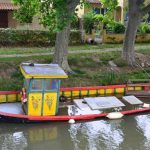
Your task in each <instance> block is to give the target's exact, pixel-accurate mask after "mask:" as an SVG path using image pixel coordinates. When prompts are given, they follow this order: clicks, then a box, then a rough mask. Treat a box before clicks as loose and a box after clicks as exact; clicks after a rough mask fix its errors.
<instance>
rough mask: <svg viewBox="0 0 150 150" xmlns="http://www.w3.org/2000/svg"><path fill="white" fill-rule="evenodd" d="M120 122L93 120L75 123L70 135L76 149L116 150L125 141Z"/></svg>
mask: <svg viewBox="0 0 150 150" xmlns="http://www.w3.org/2000/svg"><path fill="white" fill-rule="evenodd" d="M119 124H120V122H116V121H111V122H110V123H109V122H108V121H102V120H101V121H93V122H88V123H78V124H73V125H71V127H70V130H69V131H70V136H71V139H72V141H73V143H74V149H75V150H82V149H85V150H100V149H102V150H104V149H105V150H116V149H119V146H120V144H121V143H122V142H123V132H122V131H121V130H120V129H119Z"/></svg>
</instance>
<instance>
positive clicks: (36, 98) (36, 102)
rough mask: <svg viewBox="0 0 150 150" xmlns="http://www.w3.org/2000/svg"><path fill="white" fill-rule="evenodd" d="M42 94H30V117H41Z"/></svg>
mask: <svg viewBox="0 0 150 150" xmlns="http://www.w3.org/2000/svg"><path fill="white" fill-rule="evenodd" d="M41 112H42V93H30V94H29V97H28V115H32V116H41Z"/></svg>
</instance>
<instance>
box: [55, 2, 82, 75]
mask: <svg viewBox="0 0 150 150" xmlns="http://www.w3.org/2000/svg"><path fill="white" fill-rule="evenodd" d="M79 3H80V0H67V9H68V13H69V14H70V15H72V14H73V13H74V11H75V8H76V6H77V5H78V4H79ZM60 19H61V18H60ZM69 36H70V21H68V25H67V26H66V27H65V28H64V29H63V30H62V31H61V32H58V33H57V35H56V42H55V53H54V57H53V63H56V64H59V66H60V67H62V68H63V69H64V70H65V71H66V72H68V73H72V72H73V71H72V70H71V68H70V67H69V64H68V44H69Z"/></svg>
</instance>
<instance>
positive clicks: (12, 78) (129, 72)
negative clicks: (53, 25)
mask: <svg viewBox="0 0 150 150" xmlns="http://www.w3.org/2000/svg"><path fill="white" fill-rule="evenodd" d="M10 50H11V49H10ZM142 52H143V51H142ZM142 52H141V53H140V55H142V59H144V60H146V59H147V61H149V62H150V59H149V55H150V50H145V51H144V54H142ZM120 57H121V52H117V51H116V52H99V53H92V54H91V53H90V54H89V53H85V54H69V64H70V66H71V68H72V70H73V71H74V72H75V73H74V74H72V75H69V78H68V79H64V80H62V87H74V86H94V85H96V86H97V85H108V84H123V83H126V82H127V80H129V79H139V78H140V79H147V78H148V75H147V73H145V71H143V70H141V68H132V67H128V66H127V64H126V63H125V62H124V61H122V60H121V59H120ZM51 60H52V56H36V57H35V56H34V57H33V56H31V57H21V58H20V57H16V58H0V85H1V86H0V90H18V89H21V88H22V85H23V76H22V75H21V73H20V70H19V64H20V63H21V62H25V61H30V62H37V63H51ZM110 61H113V62H114V63H115V64H116V65H117V67H112V66H111V65H110V64H109V62H110ZM137 61H138V62H139V63H141V60H140V59H139V58H137ZM145 70H146V71H147V72H148V73H150V66H145Z"/></svg>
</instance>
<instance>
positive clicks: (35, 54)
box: [0, 46, 149, 58]
mask: <svg viewBox="0 0 150 150" xmlns="http://www.w3.org/2000/svg"><path fill="white" fill-rule="evenodd" d="M143 48H144V49H146V48H149V46H136V49H143ZM112 51H122V48H106V49H95V50H73V51H69V54H80V53H100V52H112ZM47 55H53V52H49V53H34V54H33V53H32V54H11V55H0V58H15V57H30V56H47Z"/></svg>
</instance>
